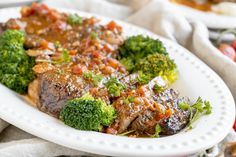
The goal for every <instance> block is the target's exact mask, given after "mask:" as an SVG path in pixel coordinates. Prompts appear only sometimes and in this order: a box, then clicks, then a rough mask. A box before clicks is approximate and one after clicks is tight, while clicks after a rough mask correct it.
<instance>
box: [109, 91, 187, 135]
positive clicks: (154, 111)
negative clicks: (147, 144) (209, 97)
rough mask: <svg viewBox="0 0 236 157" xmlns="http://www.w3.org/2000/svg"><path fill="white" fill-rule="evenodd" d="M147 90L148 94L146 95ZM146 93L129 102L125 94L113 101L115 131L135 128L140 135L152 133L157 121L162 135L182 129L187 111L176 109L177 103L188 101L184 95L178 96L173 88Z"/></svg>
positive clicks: (185, 122) (185, 123)
mask: <svg viewBox="0 0 236 157" xmlns="http://www.w3.org/2000/svg"><path fill="white" fill-rule="evenodd" d="M147 93H148V94H147ZM145 94H146V95H145V96H144V97H143V96H138V97H135V98H134V100H133V101H132V102H128V103H127V102H125V101H127V97H124V98H120V99H118V100H117V101H115V102H114V106H115V107H116V109H117V113H118V120H117V121H116V122H115V123H117V125H113V126H116V128H115V129H116V130H117V133H122V132H124V131H126V130H135V131H137V132H139V133H140V134H143V135H152V134H154V132H155V126H156V125H157V124H160V125H161V127H162V128H163V130H162V134H163V135H171V134H175V133H177V132H179V131H180V130H182V129H183V128H184V127H185V126H186V125H187V123H188V119H189V116H190V112H189V111H183V110H181V109H179V107H178V104H179V103H180V102H183V101H185V102H188V99H187V98H179V96H178V93H177V92H176V91H175V90H173V89H167V90H165V91H164V92H161V93H154V92H152V91H146V92H145Z"/></svg>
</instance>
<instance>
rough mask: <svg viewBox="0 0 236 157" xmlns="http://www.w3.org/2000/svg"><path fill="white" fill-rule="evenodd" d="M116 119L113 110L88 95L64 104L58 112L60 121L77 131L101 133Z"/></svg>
mask: <svg viewBox="0 0 236 157" xmlns="http://www.w3.org/2000/svg"><path fill="white" fill-rule="evenodd" d="M115 118H116V112H115V109H114V108H113V107H112V106H110V105H107V104H106V103H105V102H104V101H102V100H101V99H95V98H93V97H92V96H91V95H90V94H85V95H84V96H82V97H81V98H75V99H72V100H70V101H68V102H67V103H66V105H65V106H64V107H63V109H62V111H61V112H60V119H61V120H62V121H63V122H64V123H65V124H66V125H68V126H71V127H73V128H76V129H79V130H93V131H101V130H102V128H103V126H109V125H110V124H111V123H112V122H113V121H114V119H115Z"/></svg>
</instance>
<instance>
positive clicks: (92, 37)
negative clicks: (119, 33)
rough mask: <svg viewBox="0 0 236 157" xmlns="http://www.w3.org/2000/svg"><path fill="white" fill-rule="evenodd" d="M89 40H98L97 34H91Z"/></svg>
mask: <svg viewBox="0 0 236 157" xmlns="http://www.w3.org/2000/svg"><path fill="white" fill-rule="evenodd" d="M90 38H91V39H93V40H94V39H97V38H98V34H97V33H96V32H91V34H90Z"/></svg>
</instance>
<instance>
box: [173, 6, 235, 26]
mask: <svg viewBox="0 0 236 157" xmlns="http://www.w3.org/2000/svg"><path fill="white" fill-rule="evenodd" d="M169 3H171V2H169ZM171 4H172V6H173V7H174V9H175V10H176V11H177V12H179V13H181V14H183V15H184V16H185V17H186V18H187V19H189V20H190V21H195V20H197V21H201V22H203V23H204V24H205V25H207V27H209V28H213V29H226V28H235V27H236V20H235V19H236V17H234V16H228V15H221V14H216V13H214V12H204V11H200V10H197V9H193V8H191V7H188V6H184V5H180V4H175V3H171Z"/></svg>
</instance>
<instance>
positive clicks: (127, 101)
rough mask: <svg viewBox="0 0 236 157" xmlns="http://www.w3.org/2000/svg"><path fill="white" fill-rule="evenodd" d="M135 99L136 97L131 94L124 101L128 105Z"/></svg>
mask: <svg viewBox="0 0 236 157" xmlns="http://www.w3.org/2000/svg"><path fill="white" fill-rule="evenodd" d="M133 101H134V97H132V96H130V95H129V96H128V97H127V98H125V100H124V103H125V104H126V105H128V104H130V103H132V102H133Z"/></svg>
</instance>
